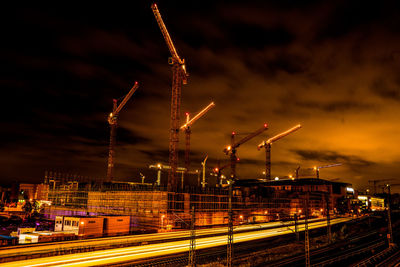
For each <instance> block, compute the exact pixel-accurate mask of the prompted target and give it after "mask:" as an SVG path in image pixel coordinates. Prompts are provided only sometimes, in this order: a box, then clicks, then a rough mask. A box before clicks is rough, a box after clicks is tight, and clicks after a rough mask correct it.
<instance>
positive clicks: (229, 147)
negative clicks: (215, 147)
mask: <svg viewBox="0 0 400 267" xmlns="http://www.w3.org/2000/svg"><path fill="white" fill-rule="evenodd" d="M267 129H268V124H266V123H264V126H263V127H261V128H260V129H258V130H257V131H255V132H253V133H251V134H249V135H247V136H245V137H244V138H242V139H241V140H239V141H238V142H236V143H235V142H231V145H230V146H228V147H226V148H225V149H224V153H225V154H226V155H228V154H229V153H230V151H232V150H234V149H236V148H238V147H239V146H240V145H242V144H244V143H246V142H247V141H249V140H250V139H252V138H254V137H256V136H257V135H259V134H261V133H262V132H264V131H265V130H267ZM235 135H236V133H235V132H232V137H234V136H235ZM232 139H233V141H234V138H232Z"/></svg>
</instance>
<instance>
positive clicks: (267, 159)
mask: <svg viewBox="0 0 400 267" xmlns="http://www.w3.org/2000/svg"><path fill="white" fill-rule="evenodd" d="M300 128H301V125H300V124H298V125H296V126H294V127H292V128H290V129H289V130H287V131H284V132H282V133H280V134H277V135H275V136H274V137H271V138H269V139H268V140H266V141H263V142H262V143H261V144H259V145H258V146H257V149H258V150H260V149H261V148H263V147H264V148H265V178H266V179H267V180H271V145H272V143H273V142H275V141H278V140H279V139H281V138H283V137H285V136H287V135H289V134H291V133H293V132H295V131H297V130H298V129H300Z"/></svg>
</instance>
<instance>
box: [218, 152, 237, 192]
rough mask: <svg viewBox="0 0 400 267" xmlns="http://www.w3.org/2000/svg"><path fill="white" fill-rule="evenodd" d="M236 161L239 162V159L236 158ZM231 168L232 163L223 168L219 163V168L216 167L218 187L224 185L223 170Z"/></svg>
mask: <svg viewBox="0 0 400 267" xmlns="http://www.w3.org/2000/svg"><path fill="white" fill-rule="evenodd" d="M236 161H239V158H236ZM229 166H231V163H230V162H229V163H228V164H225V165H224V166H221V165H220V162H219V161H218V165H217V167H215V168H214V169H213V173H215V175H217V186H218V185H222V179H221V172H222V170H223V169H225V168H226V167H229Z"/></svg>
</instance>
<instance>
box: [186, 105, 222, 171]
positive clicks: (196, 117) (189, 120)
mask: <svg viewBox="0 0 400 267" xmlns="http://www.w3.org/2000/svg"><path fill="white" fill-rule="evenodd" d="M214 106H215V104H214V102H211V103H210V104H209V105H208V106H207V107H205V108H204V109H203V110H201V111H200V112H199V113H197V114H196V115H195V116H194V117H193V118H192V119H189V116H190V115H189V113H188V112H187V113H186V123H185V124H184V125H182V126H181V130H184V131H185V136H186V149H185V168H186V171H189V167H190V134H191V133H192V130H191V128H190V127H191V126H192V125H193V123H195V122H196V121H197V120H198V119H200V118H201V117H203V116H204V115H205V114H206V113H207V112H208V111H209V110H210V109H211V108H213V107H214Z"/></svg>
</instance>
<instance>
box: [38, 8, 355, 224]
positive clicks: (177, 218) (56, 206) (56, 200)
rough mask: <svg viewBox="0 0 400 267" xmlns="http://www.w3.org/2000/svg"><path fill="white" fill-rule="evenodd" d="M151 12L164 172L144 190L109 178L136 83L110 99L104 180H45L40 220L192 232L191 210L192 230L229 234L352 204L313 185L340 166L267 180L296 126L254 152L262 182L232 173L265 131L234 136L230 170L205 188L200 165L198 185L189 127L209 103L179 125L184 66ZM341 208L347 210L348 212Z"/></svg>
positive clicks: (340, 189)
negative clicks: (162, 90) (162, 67)
mask: <svg viewBox="0 0 400 267" xmlns="http://www.w3.org/2000/svg"><path fill="white" fill-rule="evenodd" d="M151 7H152V11H153V13H154V16H155V19H156V21H157V23H158V26H159V28H160V30H161V33H162V35H163V37H164V39H165V42H166V44H167V47H168V49H169V52H170V58H169V60H168V63H169V64H170V66H171V67H172V96H171V116H170V131H169V160H168V165H162V164H157V165H151V166H150V168H154V169H156V170H157V178H154V179H153V181H151V182H150V183H144V180H142V183H133V182H117V181H116V179H115V177H114V162H115V146H116V136H117V127H118V116H119V114H120V112H121V111H122V110H123V108H124V106H125V104H126V103H127V102H128V101H129V100H130V98H131V97H132V95H133V94H134V92H135V91H136V90H137V89H138V88H139V83H138V82H135V83H134V85H133V87H132V88H131V90H130V91H129V92H128V93H127V95H126V96H125V97H124V98H123V99H122V101H120V102H118V101H117V100H116V99H114V100H113V102H112V103H113V108H112V112H111V113H110V114H109V116H108V123H109V126H110V141H109V151H108V164H107V176H106V179H84V178H82V177H79V176H76V175H68V174H63V173H59V172H51V171H50V172H46V174H45V179H44V184H45V185H47V188H48V195H47V196H48V200H49V201H50V202H51V205H50V206H47V207H46V210H45V213H46V214H47V215H48V216H49V217H51V218H55V217H56V216H59V215H80V216H85V215H109V214H112V215H129V216H131V220H130V221H131V231H147V230H151V231H167V230H172V229H182V228H190V225H191V218H192V210H193V209H194V211H195V213H196V216H195V225H196V227H204V226H218V225H219V226H220V225H229V227H232V226H233V225H238V224H242V223H258V222H268V221H273V220H282V219H289V218H293V217H294V216H298V217H302V216H304V215H305V214H306V213H307V214H309V215H310V216H315V217H321V216H329V215H330V214H334V213H336V212H337V203H338V202H339V200H341V201H342V202H343V200H344V199H351V198H353V197H354V190H353V189H352V188H351V185H349V184H346V183H338V182H332V181H327V180H322V179H319V170H320V169H322V168H326V167H335V166H339V165H341V164H332V165H326V166H321V167H313V168H309V169H310V170H311V172H312V173H311V174H310V173H308V175H305V176H304V175H299V168H300V167H299V168H298V169H297V170H296V174H295V175H294V176H293V177H292V176H289V177H286V179H281V180H276V179H272V177H271V145H272V143H274V142H276V141H278V140H280V139H281V138H283V137H286V136H287V135H289V134H291V133H293V132H295V131H297V130H298V129H300V128H301V125H300V124H299V125H296V126H294V127H292V128H290V129H288V130H286V131H284V132H282V133H280V134H278V135H276V136H274V137H272V138H269V139H268V140H265V141H263V142H261V143H260V144H259V145H258V147H257V148H258V149H259V150H260V149H262V148H264V149H265V172H264V175H265V179H260V180H245V179H243V180H242V179H238V177H237V175H236V165H237V163H238V162H239V158H238V157H237V156H236V152H237V150H238V149H239V147H240V146H241V145H243V144H244V143H246V142H247V141H249V140H251V139H253V138H255V137H257V136H259V135H260V134H262V133H263V132H264V131H266V130H267V129H268V127H269V126H268V124H266V123H264V124H263V125H262V127H261V128H259V129H257V130H255V131H254V132H252V133H250V134H246V135H245V137H243V138H238V137H239V135H238V134H237V133H236V132H232V134H231V142H230V144H229V145H228V146H226V147H225V148H223V149H221V150H223V151H221V152H223V153H225V154H226V156H228V157H229V163H228V164H226V165H223V166H220V165H218V166H216V167H215V168H214V169H213V176H214V177H216V181H214V182H211V181H210V180H209V179H210V178H209V177H210V176H209V175H207V176H208V177H207V180H208V181H206V174H207V171H206V170H205V162H206V160H207V157H206V158H205V159H204V161H203V162H202V163H201V164H202V166H203V170H202V172H201V174H202V179H201V177H200V172H199V171H196V172H194V171H192V170H191V168H190V135H191V129H192V125H193V124H194V123H195V122H196V121H197V120H198V119H200V118H202V117H203V116H205V114H206V113H207V112H208V111H210V110H211V109H212V108H213V107H214V106H215V104H214V102H211V103H210V104H209V105H207V106H206V107H205V108H204V109H203V110H201V111H200V112H199V113H197V114H195V115H194V116H193V117H190V114H189V113H186V121H185V123H183V124H182V125H181V122H180V114H181V108H180V107H181V90H182V86H183V85H185V84H186V83H187V82H188V73H187V71H186V65H185V60H184V59H182V58H181V57H180V56H179V55H178V52H177V50H176V48H175V46H174V43H173V41H172V39H171V37H170V34H169V32H168V31H167V28H166V26H165V24H164V22H163V19H162V18H161V14H160V12H159V10H158V7H157V5H156V4H153V5H152V6H151ZM180 132H183V133H184V134H185V158H184V167H178V144H179V134H180ZM224 169H226V170H228V169H230V171H229V174H226V175H223V173H222V171H223V170H224ZM165 170H167V171H168V179H167V181H166V182H162V181H161V171H165ZM193 175H197V176H198V183H197V186H190V185H188V184H187V181H188V180H189V179H192V180H193V179H194V178H193ZM143 179H144V178H143ZM200 180H201V181H200ZM350 189H351V190H353V191H351V190H350ZM349 193H350V194H349ZM347 202H348V203H350V202H349V201H347ZM347 206H348V208H350V204H348V205H347Z"/></svg>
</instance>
